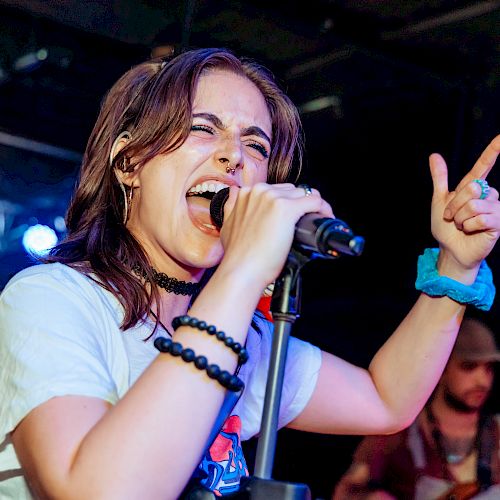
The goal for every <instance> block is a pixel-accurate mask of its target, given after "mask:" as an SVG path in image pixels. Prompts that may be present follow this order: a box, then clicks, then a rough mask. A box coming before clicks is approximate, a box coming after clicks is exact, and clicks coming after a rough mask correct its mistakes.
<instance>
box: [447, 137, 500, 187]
mask: <svg viewBox="0 0 500 500" xmlns="http://www.w3.org/2000/svg"><path fill="white" fill-rule="evenodd" d="M499 153H500V134H499V135H497V136H496V137H495V138H494V139H493V140H492V141H491V142H490V143H489V144H488V146H487V147H486V149H485V150H484V151H483V152H482V153H481V156H480V157H479V158H478V160H477V161H476V163H475V164H474V166H473V167H472V169H471V170H470V171H469V173H467V174H466V175H465V177H464V178H463V179H462V180H461V181H460V184H459V185H458V186H457V189H456V190H457V191H460V189H462V188H463V187H464V186H465V185H467V184H468V183H469V182H471V181H473V180H474V179H486V176H487V175H488V174H489V173H490V170H491V169H492V168H493V165H495V162H496V159H497V157H498V154H499Z"/></svg>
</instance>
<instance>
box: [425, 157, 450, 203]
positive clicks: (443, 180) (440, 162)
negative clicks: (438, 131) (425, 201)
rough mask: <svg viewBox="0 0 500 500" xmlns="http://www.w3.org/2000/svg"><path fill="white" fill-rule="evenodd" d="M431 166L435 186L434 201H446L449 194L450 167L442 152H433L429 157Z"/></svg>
mask: <svg viewBox="0 0 500 500" xmlns="http://www.w3.org/2000/svg"><path fill="white" fill-rule="evenodd" d="M429 168H430V171H431V176H432V184H433V186H434V192H433V195H432V202H433V203H434V202H439V201H445V200H446V196H447V195H448V167H447V166H446V162H445V161H444V159H443V157H442V156H441V155H440V154H438V153H433V154H431V156H430V157H429Z"/></svg>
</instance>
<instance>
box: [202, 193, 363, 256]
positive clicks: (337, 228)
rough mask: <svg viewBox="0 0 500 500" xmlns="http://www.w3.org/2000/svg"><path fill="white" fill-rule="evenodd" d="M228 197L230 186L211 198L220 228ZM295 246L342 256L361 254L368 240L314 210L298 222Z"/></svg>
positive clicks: (305, 250)
mask: <svg viewBox="0 0 500 500" xmlns="http://www.w3.org/2000/svg"><path fill="white" fill-rule="evenodd" d="M228 197H229V188H224V189H221V190H220V191H219V192H218V193H216V194H215V195H214V197H213V198H212V201H211V202H210V216H211V217H212V221H213V222H214V224H215V225H216V226H217V227H218V228H219V229H220V228H221V227H222V224H223V222H224V205H225V203H226V201H227V199H228ZM292 246H293V247H294V248H295V249H297V250H299V251H302V252H312V253H314V254H316V256H317V257H323V258H332V257H340V254H345V255H355V256H357V255H361V252H362V251H363V248H364V246H365V240H364V238H363V237H361V236H355V235H354V234H353V232H352V230H351V228H350V227H349V226H348V225H347V224H346V223H345V222H344V221H341V220H340V219H332V218H330V217H322V216H321V215H319V214H317V213H312V214H306V215H304V216H302V217H301V218H300V219H299V221H298V222H297V224H296V225H295V235H294V238H293V244H292Z"/></svg>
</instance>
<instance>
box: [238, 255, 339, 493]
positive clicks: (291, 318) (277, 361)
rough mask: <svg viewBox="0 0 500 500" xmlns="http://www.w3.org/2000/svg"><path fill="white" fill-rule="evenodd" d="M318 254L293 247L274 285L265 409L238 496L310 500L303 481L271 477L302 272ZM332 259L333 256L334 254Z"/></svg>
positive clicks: (298, 307)
mask: <svg viewBox="0 0 500 500" xmlns="http://www.w3.org/2000/svg"><path fill="white" fill-rule="evenodd" d="M316 257H323V258H324V257H325V256H324V255H320V254H317V253H315V252H308V253H307V254H306V253H302V252H301V251H298V250H296V249H292V250H291V251H290V253H289V255H288V258H287V261H286V264H285V266H284V268H283V270H282V271H281V274H280V275H279V277H278V279H277V280H276V282H275V285H274V292H273V297H272V300H271V312H272V313H273V320H274V335H273V344H272V351H271V359H270V362H269V372H268V377H267V386H266V395H265V399H264V408H263V411H262V424H261V429H260V435H259V441H258V444H257V455H256V461H255V473H254V475H253V476H250V477H247V478H241V485H240V490H239V492H238V493H237V495H236V498H242V499H243V498H250V499H252V500H254V499H258V500H260V499H262V500H264V499H266V500H267V499H269V498H273V499H279V500H310V499H311V492H310V490H309V487H308V486H307V485H305V484H301V483H289V482H283V481H276V480H273V479H271V474H272V469H273V462H274V452H275V449H276V433H277V431H278V415H279V407H280V400H281V392H282V388H283V378H284V375H285V364H286V355H287V350H288V341H289V338H290V332H291V330H292V325H293V324H294V323H295V320H296V319H297V318H298V317H299V316H300V299H301V291H302V280H301V276H300V271H301V269H302V267H304V265H305V264H307V263H308V262H309V261H310V260H313V259H314V258H316ZM331 258H333V257H331Z"/></svg>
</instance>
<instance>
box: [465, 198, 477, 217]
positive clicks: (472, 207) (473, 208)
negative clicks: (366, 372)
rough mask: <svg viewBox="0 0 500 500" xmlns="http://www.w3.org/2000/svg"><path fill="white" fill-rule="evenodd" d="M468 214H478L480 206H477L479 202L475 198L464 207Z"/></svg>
mask: <svg viewBox="0 0 500 500" xmlns="http://www.w3.org/2000/svg"><path fill="white" fill-rule="evenodd" d="M464 208H465V209H466V211H467V213H469V214H475V213H477V212H479V210H480V206H479V200H478V199H477V198H473V199H472V200H469V201H468V202H467V203H466V204H465V207H464Z"/></svg>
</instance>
